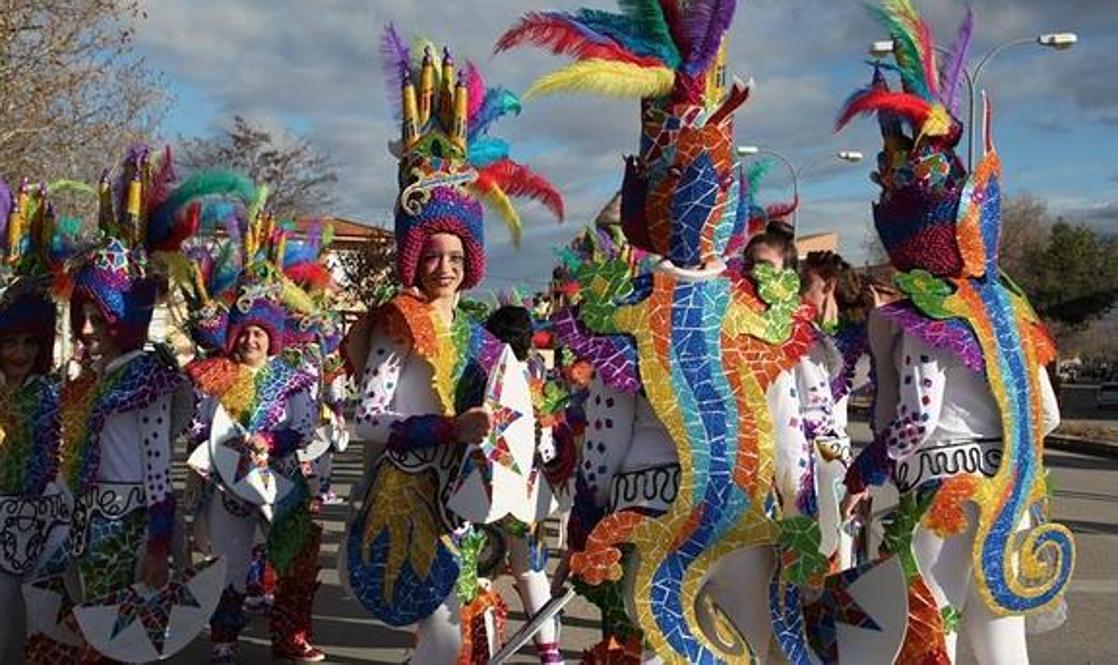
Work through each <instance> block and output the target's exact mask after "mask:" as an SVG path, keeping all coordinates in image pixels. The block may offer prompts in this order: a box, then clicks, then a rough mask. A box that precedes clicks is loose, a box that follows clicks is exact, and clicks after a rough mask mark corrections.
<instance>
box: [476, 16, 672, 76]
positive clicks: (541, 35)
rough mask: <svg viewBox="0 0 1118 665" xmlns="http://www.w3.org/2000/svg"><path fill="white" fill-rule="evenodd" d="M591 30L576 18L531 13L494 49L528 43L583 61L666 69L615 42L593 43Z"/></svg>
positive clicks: (656, 61) (505, 49) (661, 64)
mask: <svg viewBox="0 0 1118 665" xmlns="http://www.w3.org/2000/svg"><path fill="white" fill-rule="evenodd" d="M588 31H589V28H586V27H585V26H580V25H577V24H576V23H575V22H574V19H572V18H570V17H567V16H564V15H562V14H555V13H540V12H530V13H528V14H525V15H524V17H523V18H521V19H520V22H519V23H517V24H516V25H515V26H513V27H512V28H511V29H509V31H508V32H506V33H505V34H503V35H501V38H500V39H499V40H498V41H497V46H496V47H494V49H493V50H494V51H496V52H498V53H499V52H501V51H507V50H509V49H511V48H513V47H516V46H521V45H523V44H525V43H528V44H533V45H535V46H539V47H541V48H548V49H551V52H552V53H555V54H556V55H572V56H574V57H575V58H577V59H579V60H587V59H591V58H595V59H599V60H610V61H614V62H628V63H632V64H634V65H639V66H641V67H661V66H663V63H662V62H660V60H658V59H657V58H649V57H642V56H639V55H635V54H633V53H630V52H629V51H627V50H625V49H624V48H622V47H621V46H620V45H618V44H617V43H616V42H615V41H613V40H612V39H608V38H606V37H602V40H603V42H604V43H596V42H593V41H590V40H589V39H588V38H587V37H586V32H588ZM595 34H596V33H595Z"/></svg>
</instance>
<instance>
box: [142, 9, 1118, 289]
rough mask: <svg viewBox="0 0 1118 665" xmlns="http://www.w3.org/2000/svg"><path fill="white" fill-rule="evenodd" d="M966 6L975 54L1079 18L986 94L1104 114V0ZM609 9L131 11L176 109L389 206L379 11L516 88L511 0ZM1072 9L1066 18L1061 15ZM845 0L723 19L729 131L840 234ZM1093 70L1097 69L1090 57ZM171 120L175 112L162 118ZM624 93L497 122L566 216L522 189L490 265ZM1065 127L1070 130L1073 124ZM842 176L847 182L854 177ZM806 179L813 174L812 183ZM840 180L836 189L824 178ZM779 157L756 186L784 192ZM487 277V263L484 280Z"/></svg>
mask: <svg viewBox="0 0 1118 665" xmlns="http://www.w3.org/2000/svg"><path fill="white" fill-rule="evenodd" d="M973 4H974V6H975V10H976V12H977V14H978V17H979V23H978V41H977V44H976V53H982V52H983V51H984V50H985V49H987V48H989V47H990V46H992V45H994V44H996V43H998V42H999V41H1002V40H1005V39H1010V38H1013V37H1018V36H1021V35H1028V34H1032V33H1033V32H1036V31H1039V30H1041V29H1053V30H1055V29H1077V28H1078V29H1080V31H1081V35H1082V38H1083V41H1082V43H1081V44H1080V45H1077V46H1076V48H1075V49H1073V50H1072V51H1069V52H1067V53H1060V54H1054V53H1051V52H1047V51H1045V52H1040V51H1037V50H1034V52H1032V53H1026V49H1024V48H1022V49H1020V50H1013V51H1010V52H1007V53H1005V54H1003V55H1000V56H999V57H998V60H997V62H996V63H994V64H993V65H992V66H991V67H990V69H989V71H988V72H987V73H986V74H985V75H984V78H983V82H984V84H985V85H987V87H989V88H991V91H992V92H993V93H994V94H995V95H996V98H997V99H998V101H999V104H1003V105H1005V106H1007V107H1010V108H1012V109H1014V112H1013V114H1012V116H1013V117H1018V116H1020V117H1022V118H1024V119H1025V121H1026V122H1031V123H1033V126H1034V127H1038V128H1043V129H1045V130H1046V131H1060V130H1064V131H1069V130H1067V129H1066V128H1067V127H1069V126H1074V124H1075V123H1082V122H1097V123H1113V124H1115V125H1118V86H1112V85H1106V84H1104V83H1102V81H1103V78H1102V77H1104V76H1105V74H1106V73H1108V72H1111V71H1114V70H1115V69H1116V68H1118V55H1116V52H1115V51H1114V50H1113V49H1111V48H1110V47H1109V44H1112V43H1113V38H1114V34H1115V32H1118V25H1116V23H1118V17H1116V16H1115V14H1116V12H1115V11H1114V7H1113V3H1108V2H1095V1H1092V0H1068V1H1066V2H1061V3H1052V2H1050V1H1049V0H1013V1H1012V2H1010V0H974V2H973ZM582 5H587V6H593V7H597V8H602V9H610V10H612V9H615V7H616V5H615V3H614V2H612V0H589V1H585V2H584V1H581V0H532V2H527V1H526V0H463V1H462V2H453V3H442V4H440V5H438V6H437V7H435V6H432V5H430V4H429V3H428V4H423V3H416V2H413V1H411V0H316V2H313V3H312V2H300V1H298V0H236V1H234V0H226V1H224V2H218V1H216V0H159V2H150V3H148V7H147V19H146V20H145V21H144V22H143V23H142V24H141V25H139V31H138V33H137V45H138V48H139V50H140V53H141V54H142V55H143V56H145V57H146V58H148V59H149V61H150V62H152V63H153V64H154V65H155V66H157V67H159V68H161V69H163V70H164V71H165V73H166V74H167V76H168V78H169V79H171V80H172V81H175V82H177V83H178V84H179V85H182V86H189V88H190V90H191V95H190V96H189V97H190V100H189V101H190V103H189V104H188V105H185V106H183V107H182V108H180V109H179V110H178V111H177V113H178V114H179V116H180V122H179V124H180V125H181V126H187V125H189V126H191V127H197V126H198V123H196V122H195V123H188V122H185V120H182V118H185V117H187V116H190V117H198V116H208V117H210V118H212V123H213V124H214V125H220V124H221V123H222V122H225V121H226V120H225V119H227V118H229V117H232V115H234V114H237V113H240V114H242V115H247V116H250V117H253V118H266V119H268V122H269V123H274V124H275V125H276V126H290V127H295V128H298V129H299V131H300V132H301V133H306V134H307V135H308V136H309V137H310V138H311V139H312V140H314V141H315V143H316V144H317V145H319V146H321V147H322V148H323V149H324V150H326V151H328V152H329V153H330V154H331V155H332V157H333V158H334V160H335V162H336V163H337V164H339V165H340V170H339V189H340V191H339V195H338V200H339V207H338V209H337V210H335V211H332V212H334V213H336V214H340V215H344V216H348V217H353V218H355V219H358V220H364V221H368V222H378V223H386V222H389V221H390V218H391V209H392V205H393V197H394V195H395V193H396V165H395V162H394V160H393V159H392V157H391V156H389V155H388V152H387V150H386V148H385V146H386V144H387V142H388V141H389V140H390V139H392V138H394V137H395V136H396V135H397V133H398V129H397V127H396V123H395V122H394V120H393V114H392V109H390V108H389V107H388V105H387V103H386V101H385V95H384V81H383V74H382V72H381V67H380V63H379V58H378V53H377V39H378V38H379V31H380V30H381V27H382V26H383V25H384V23H386V22H387V21H390V20H391V21H393V22H395V23H396V25H397V26H398V27H399V28H400V30H401V31H402V32H408V31H415V30H418V31H422V32H424V33H425V34H427V35H428V36H430V38H431V39H433V40H434V41H435V42H436V43H442V41H443V40H451V46H452V48H453V50H454V53H455V55H456V56H458V58H459V60H461V59H463V58H471V59H473V60H475V61H476V62H477V64H478V65H479V67H481V69H482V71H483V72H484V74H485V75H486V77H487V79H488V80H489V81H490V82H491V83H500V84H502V85H506V86H508V87H509V88H511V89H513V90H523V89H525V88H526V87H527V86H528V85H529V84H530V82H531V81H532V80H533V79H534V78H535V77H537V76H539V75H541V74H543V73H545V72H548V71H551V70H553V69H554V68H555V67H557V66H558V65H559V64H561V63H562V62H563V60H562V59H561V58H558V57H554V56H551V55H548V54H541V53H538V52H536V51H535V50H532V49H520V50H517V51H515V52H513V53H502V54H498V55H492V45H493V43H494V42H495V41H496V39H497V38H498V36H499V35H500V34H501V32H502V31H503V30H505V29H506V28H507V27H509V26H510V25H511V24H512V23H513V22H514V20H515V18H516V17H517V16H519V15H521V14H522V13H524V12H525V11H529V10H533V9H549V10H552V9H558V10H564V9H566V10H570V9H574V8H576V7H579V6H582ZM921 7H922V9H923V10H924V11H925V13H926V15H927V17H928V18H929V20H930V21H931V22H932V24H933V25H934V27H935V28H936V30H937V34H938V35H939V39H940V41H941V42H942V43H944V44H945V45H946V44H948V43H950V42H951V40H952V39H953V37H954V31H955V27H956V24H957V22H958V21H959V19H960V18H961V17H962V12H963V3H962V1H961V0H959V1H955V0H940V1H936V2H932V1H925V2H922V3H921ZM1069 17H1074V20H1075V22H1076V23H1077V24H1078V25H1070V24H1068V23H1067V20H1068V19H1069ZM881 36H882V35H881V30H880V28H879V27H877V26H876V25H875V24H874V23H873V21H872V20H871V19H870V17H869V16H868V13H867V12H866V11H865V10H864V8H863V6H862V4H861V3H858V2H834V1H833V0H796V1H795V2H788V1H787V0H751V1H750V2H739V3H738V12H737V16H736V18H735V25H734V27H733V29H732V32H731V41H730V47H729V58H728V62H729V69H730V70H731V71H732V72H733V73H735V74H737V75H740V76H742V77H750V76H751V77H753V78H754V80H755V82H756V89H755V90H754V95H753V97H752V98H751V100H750V101H749V103H748V104H747V105H746V107H745V108H744V109H743V110H742V111H740V112H739V114H738V115H737V117H736V120H735V123H736V127H735V129H736V140H737V141H738V142H739V143H741V144H752V145H761V146H766V147H771V148H776V149H778V150H780V151H782V152H784V153H785V154H787V155H788V156H789V157H790V158H791V159H792V161H793V162H794V163H796V164H797V165H800V166H804V165H807V164H812V167H811V168H810V169H807V170H806V171H807V172H806V173H804V174H803V177H802V178H801V185H807V184H809V183H810V186H811V190H810V191H811V192H816V191H825V192H827V193H828V194H829V196H827V197H826V198H825V199H815V198H805V200H804V204H803V209H802V211H801V224H802V227H803V228H804V230H805V232H807V231H808V230H812V229H823V228H827V227H828V225H830V226H836V225H841V226H840V228H841V231H842V234H843V245H844V249H846V250H847V251H849V252H854V251H855V246H860V245H861V238H862V236H863V235H864V229H865V228H866V224H868V216H869V204H868V201H869V199H870V198H871V197H872V196H873V192H872V188H869V187H868V186H866V185H865V184H864V183H865V180H864V178H862V179H861V180H857V181H858V182H861V183H863V185H862V186H861V187H860V188H858V187H854V186H853V185H849V184H848V180H847V179H845V178H843V179H839V177H838V176H839V175H840V174H842V173H844V172H847V171H849V170H851V168H852V167H850V166H849V165H845V164H842V163H840V162H838V161H836V160H831V159H828V158H827V155H830V154H833V153H834V152H836V151H837V150H840V149H855V150H860V151H862V152H863V153H864V154H865V155H866V158H867V162H865V163H863V165H861V166H859V167H856V168H859V169H861V171H862V173H863V174H864V173H865V172H868V171H869V170H870V168H869V163H870V162H871V160H872V156H873V155H874V154H876V151H877V149H878V145H879V139H878V137H877V136H876V128H875V126H874V124H873V123H872V122H867V121H863V122H855V123H853V124H852V125H851V126H850V127H849V128H847V129H846V130H844V131H843V132H842V133H841V134H837V135H836V134H834V133H833V132H832V129H831V125H832V123H833V118H834V114H835V111H836V108H837V107H838V105H839V104H840V103H841V101H842V100H843V99H844V98H845V97H846V95H847V94H849V93H850V92H851V91H852V90H853V89H854V88H855V87H857V86H859V85H863V84H864V83H865V82H866V80H867V78H868V75H869V72H868V68H867V67H865V65H864V62H863V61H864V59H865V57H866V55H865V50H866V47H867V46H868V44H869V43H870V42H872V41H873V40H874V39H877V38H880V37H881ZM1100 72H1101V73H1100ZM170 129H171V131H172V133H173V132H174V131H175V129H176V127H174V126H172V127H171V128H170ZM638 129H639V128H638V104H637V102H635V101H616V100H606V99H601V98H597V97H591V96H579V95H565V96H558V97H553V98H542V99H537V100H531V101H530V102H528V103H526V104H525V107H524V111H523V113H522V114H521V115H520V116H519V117H517V118H508V119H506V120H504V121H502V122H501V123H499V124H498V125H497V126H496V127H495V129H494V133H495V134H496V135H498V136H501V137H504V138H507V139H509V140H510V141H512V143H513V148H514V157H517V158H518V159H521V160H522V161H524V162H525V163H527V164H529V165H530V166H531V167H532V168H533V169H535V170H537V171H539V172H540V173H542V174H544V175H545V176H547V177H548V178H550V179H551V180H552V181H553V182H554V183H555V184H556V185H557V186H558V187H559V189H560V190H561V191H562V192H563V194H564V196H565V198H566V201H567V209H568V220H569V222H568V223H569V224H570V226H569V227H555V226H554V225H553V224H552V222H551V221H550V220H548V219H547V217H546V215H545V214H544V213H543V212H542V211H541V210H539V209H538V208H537V207H536V206H532V205H527V206H525V208H524V214H525V217H526V220H527V221H526V230H525V236H524V247H523V248H522V249H521V251H519V252H512V250H511V248H508V247H507V246H506V244H507V241H506V240H505V239H504V232H503V231H501V229H500V225H499V224H493V225H491V227H490V232H489V238H490V242H491V246H492V247H493V251H494V256H495V257H496V258H495V262H494V263H495V265H500V266H501V270H500V273H501V274H504V273H508V274H510V275H513V276H517V275H520V276H523V275H533V274H541V273H542V271H541V270H540V263H541V262H543V261H546V262H548V263H549V264H550V262H551V258H550V257H551V254H550V249H551V246H552V245H554V244H555V243H556V242H560V241H564V240H565V238H569V237H570V236H571V235H573V234H574V233H575V232H576V231H577V228H578V227H579V226H581V225H582V224H584V223H586V222H588V221H590V220H591V219H592V218H593V216H594V215H595V214H596V213H597V211H598V208H599V207H600V206H601V205H602V204H603V203H604V202H605V201H606V200H607V199H608V198H609V196H610V195H611V194H612V193H613V191H615V190H616V188H617V187H618V185H619V184H620V178H621V166H622V163H621V156H622V155H624V154H625V153H627V152H631V151H632V150H634V149H635V147H636V145H637V138H638ZM1071 131H1074V130H1071ZM854 181H855V179H850V180H849V182H854ZM816 187H819V189H818V190H816V189H815V188H816ZM840 189H841V190H842V191H838V190H840ZM787 192H788V178H787V176H786V175H785V174H784V173H782V172H781V170H780V169H777V170H776V171H774V172H773V174H772V176H770V180H769V182H768V184H767V185H766V186H765V189H764V190H763V191H762V197H763V198H766V199H772V200H775V199H779V198H784V197H786V196H787ZM495 281H496V280H495Z"/></svg>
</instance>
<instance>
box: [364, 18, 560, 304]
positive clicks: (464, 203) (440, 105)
mask: <svg viewBox="0 0 1118 665" xmlns="http://www.w3.org/2000/svg"><path fill="white" fill-rule="evenodd" d="M381 52H382V55H383V59H384V67H385V70H386V75H387V79H388V86H389V94H390V98H392V99H395V100H397V102H398V108H399V109H400V122H401V130H402V136H401V140H400V142H399V144H398V145H397V146H395V147H394V150H393V152H394V153H395V154H396V156H397V157H398V158H399V160H400V174H399V185H400V195H399V198H398V199H397V202H396V238H397V243H398V250H397V265H398V269H399V273H400V279H401V281H402V282H403V283H404V284H405V285H408V286H411V285H413V284H414V283H415V277H416V275H415V272H416V266H417V264H418V262H419V254H420V252H421V251H422V249H423V244H424V241H425V239H426V237H427V236H428V235H430V234H432V233H452V234H454V235H457V236H458V237H459V238H461V240H462V245H463V247H464V248H465V250H466V272H465V278H464V280H463V284H462V288H463V289H466V288H470V287H472V286H475V285H476V284H478V283H479V282H480V281H481V279H482V277H483V276H484V273H485V245H484V232H483V231H484V229H483V226H482V206H481V203H485V204H487V205H489V206H490V207H491V208H493V209H494V210H496V211H497V212H498V213H499V214H500V215H501V217H502V218H503V219H504V221H505V224H506V225H507V226H508V228H509V231H510V232H511V233H512V237H513V241H514V242H518V241H519V238H520V229H521V225H520V216H519V214H518V213H517V211H516V208H514V207H513V205H512V201H511V200H510V199H511V198H512V197H526V198H531V199H535V200H536V201H539V202H540V203H542V204H543V205H544V206H545V207H547V208H548V210H550V211H551V212H552V213H553V214H554V215H555V216H556V217H557V218H558V219H560V220H562V219H563V199H562V197H561V196H560V195H559V193H558V192H557V191H556V190H555V188H554V187H553V186H552V185H551V183H550V182H548V181H547V180H546V179H545V178H544V177H543V176H541V175H539V174H537V173H535V172H534V171H532V170H531V169H529V168H528V167H526V166H524V165H523V164H520V163H518V162H515V161H513V160H512V159H510V158H509V146H508V143H507V142H505V141H503V140H501V139H499V138H495V137H492V136H489V128H490V127H491V126H492V124H493V122H494V121H496V120H497V119H498V118H501V117H502V116H505V115H507V114H509V113H519V112H520V101H519V100H518V99H517V98H516V96H515V95H514V94H512V93H511V92H509V91H508V90H506V89H504V88H501V87H495V88H487V87H486V85H485V81H484V79H483V78H482V76H481V73H480V72H479V71H478V69H477V67H475V66H474V64H473V63H467V64H466V67H465V68H464V69H463V70H462V71H461V72H457V71H456V69H455V62H454V60H453V58H452V57H451V55H450V52H449V50H447V49H445V48H444V49H443V50H442V53H441V55H440V54H439V52H438V51H437V50H436V49H435V48H434V46H433V45H432V44H430V43H429V42H424V41H422V40H417V41H416V42H415V44H414V45H413V46H410V47H409V46H408V45H406V44H405V43H404V41H403V40H402V39H401V38H400V35H399V34H398V33H397V32H396V29H395V28H394V27H393V26H392V25H388V26H387V27H386V28H385V31H384V36H383V38H382V40H381Z"/></svg>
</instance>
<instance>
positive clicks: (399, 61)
mask: <svg viewBox="0 0 1118 665" xmlns="http://www.w3.org/2000/svg"><path fill="white" fill-rule="evenodd" d="M380 58H381V67H383V68H384V85H385V89H386V91H387V92H388V101H389V103H390V104H391V105H392V113H393V115H395V116H396V117H397V118H398V117H400V87H401V86H402V85H403V70H404V69H405V68H407V67H411V49H409V48H408V45H407V43H406V42H404V40H403V39H401V38H400V34H399V33H398V32H396V26H394V25H392V24H391V23H387V24H385V26H384V34H383V35H381V38H380Z"/></svg>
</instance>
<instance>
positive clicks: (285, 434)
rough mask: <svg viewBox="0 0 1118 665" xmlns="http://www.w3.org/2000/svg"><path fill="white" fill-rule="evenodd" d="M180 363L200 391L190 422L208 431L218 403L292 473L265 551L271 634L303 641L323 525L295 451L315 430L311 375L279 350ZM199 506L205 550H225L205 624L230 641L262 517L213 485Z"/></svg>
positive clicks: (278, 640) (238, 623) (277, 640)
mask: <svg viewBox="0 0 1118 665" xmlns="http://www.w3.org/2000/svg"><path fill="white" fill-rule="evenodd" d="M186 370H187V373H188V374H189V375H190V377H191V380H192V381H193V382H194V385H195V389H196V390H197V391H198V392H199V393H200V394H201V397H202V401H201V403H200V405H199V410H198V416H197V418H196V420H195V423H194V425H193V427H192V430H193V431H194V432H197V433H199V434H200V435H202V436H208V434H209V429H210V425H211V424H212V419H213V413H214V410H215V409H216V408H217V406H218V405H219V404H220V405H221V406H222V407H223V408H224V409H225V411H226V412H227V413H228V414H229V415H230V416H231V417H232V418H233V419H234V420H235V421H236V422H237V423H238V424H240V425H241V427H243V428H244V430H245V432H246V434H249V435H251V434H260V435H262V436H264V437H265V439H266V440H267V442H268V463H269V465H270V466H271V467H272V468H273V469H274V470H275V471H276V472H277V473H282V474H284V475H285V476H287V477H288V478H291V479H293V480H295V481H296V483H295V489H293V490H292V491H291V493H289V494H288V495H287V496H286V497H285V498H284V499H283V503H282V505H280V506H278V507H277V508H276V513H275V516H274V518H273V521H272V523H271V524H270V525H267V528H266V529H265V532H266V533H267V534H268V548H267V553H268V556H269V559H270V562H271V563H272V565H273V566H274V567H275V569H276V572H277V575H278V582H277V588H276V602H275V606H274V608H273V610H272V633H273V635H272V639H273V645H276V644H283V643H286V642H289V641H294V640H296V639H300V638H301V639H302V640H304V641H308V642H309V640H310V634H309V632H310V631H309V625H310V611H311V606H312V604H313V599H314V597H313V594H314V590H315V589H316V588H317V583H316V582H315V577H316V576H317V572H318V565H317V553H318V545H319V541H320V539H321V528H320V527H318V526H316V525H314V524H312V523H311V520H310V514H309V512H308V504H309V500H310V496H309V493H308V489H307V485H306V482H305V481H304V480H303V479H302V474H301V473H300V472H299V468H298V463H297V462H296V460H295V452H296V450H298V449H299V448H300V447H302V446H305V445H306V443H307V441H309V439H310V437H311V435H312V434H313V432H314V426H315V424H316V418H315V417H316V415H317V413H316V410H315V408H314V403H313V400H311V397H310V392H309V391H310V387H311V384H312V383H314V381H315V379H314V377H313V376H312V375H310V374H308V373H306V372H304V371H302V370H301V369H300V368H298V367H296V366H294V365H292V364H290V363H289V362H288V361H286V360H285V359H284V358H283V357H281V356H276V357H273V358H271V359H270V360H269V361H268V362H267V364H265V365H264V366H263V367H262V368H260V369H258V370H253V369H251V368H249V367H248V366H246V365H243V364H241V363H238V362H235V361H233V360H230V359H228V358H225V357H217V358H213V359H207V360H201V361H196V362H194V363H191V364H190V365H188V366H187V368H186ZM201 512H202V513H204V514H205V517H206V527H207V529H208V531H209V533H208V541H209V546H210V551H211V553H213V554H214V555H224V556H226V557H227V561H228V568H227V573H226V579H227V582H228V588H227V589H226V592H225V595H224V596H223V597H222V602H221V604H220V605H219V606H218V610H217V612H215V614H214V616H213V618H212V619H211V621H210V632H211V635H212V639H213V640H214V641H215V642H219V643H231V642H236V640H237V636H238V634H239V633H240V630H241V629H242V628H243V627H244V626H245V624H246V623H247V618H246V617H245V616H244V614H243V611H242V609H241V604H242V601H243V599H244V592H245V584H246V580H247V579H248V572H249V565H250V563H251V560H252V546H253V542H254V537H255V532H256V528H257V525H258V524H259V523H260V522H261V520H260V518H259V515H258V512H257V509H256V507H255V506H251V505H249V504H246V503H245V502H244V501H242V500H240V499H238V498H237V497H235V496H233V495H231V494H230V493H229V492H227V491H224V490H218V491H214V492H212V493H211V494H210V496H209V498H208V501H207V502H206V505H205V506H203V507H202V509H201ZM310 553H313V556H312V554H310ZM288 615H291V616H288Z"/></svg>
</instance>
